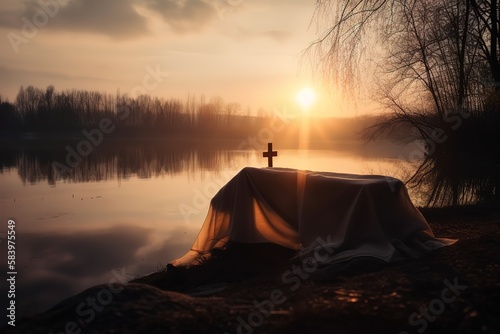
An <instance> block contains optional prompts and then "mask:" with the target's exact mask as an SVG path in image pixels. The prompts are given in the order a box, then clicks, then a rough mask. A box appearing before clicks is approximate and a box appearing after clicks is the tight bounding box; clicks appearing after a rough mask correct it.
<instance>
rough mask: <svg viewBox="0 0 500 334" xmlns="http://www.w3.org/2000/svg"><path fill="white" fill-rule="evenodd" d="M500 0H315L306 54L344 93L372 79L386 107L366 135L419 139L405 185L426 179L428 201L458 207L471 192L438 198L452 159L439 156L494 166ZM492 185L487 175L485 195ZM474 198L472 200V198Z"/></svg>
mask: <svg viewBox="0 0 500 334" xmlns="http://www.w3.org/2000/svg"><path fill="white" fill-rule="evenodd" d="M499 3H500V1H498V0H489V1H480V0H452V1H450V0H358V1H350V0H341V1H321V2H318V9H317V11H316V14H315V15H316V19H317V21H318V23H319V24H320V29H323V32H322V35H321V36H320V38H319V39H318V40H317V41H315V42H314V43H312V44H311V45H310V47H309V48H308V49H307V50H306V55H312V56H313V57H315V58H316V59H318V60H319V65H318V66H319V70H320V71H321V73H322V74H323V76H324V79H326V80H327V81H329V82H334V83H336V84H337V85H341V86H343V87H346V92H347V93H352V92H353V91H354V90H355V89H358V88H359V87H366V86H363V81H367V80H373V81H372V82H370V86H372V87H377V88H376V91H377V92H376V97H377V100H378V101H379V102H381V103H382V104H383V106H384V107H385V109H386V110H389V111H390V113H389V114H388V115H387V116H386V117H384V118H382V122H380V123H379V124H377V125H376V126H373V127H371V128H370V129H369V131H368V132H367V137H368V138H374V137H375V136H378V135H381V134H383V133H386V132H389V133H390V132H394V131H400V129H401V128H406V129H408V135H407V136H406V139H407V140H408V141H413V140H416V139H418V140H421V141H423V142H424V143H425V147H426V151H425V156H424V155H423V156H422V158H423V162H422V164H421V165H420V166H419V167H418V168H417V171H416V173H415V174H414V175H413V176H412V177H411V178H410V179H409V180H408V183H409V184H410V185H413V186H418V187H422V188H425V187H427V186H428V184H429V181H432V182H433V183H434V186H433V187H432V189H431V191H430V195H429V204H460V203H466V202H469V201H470V198H471V197H470V196H467V195H466V192H468V191H469V190H470V189H469V188H467V189H466V187H465V188H463V187H459V186H452V187H451V190H452V191H454V192H455V194H454V195H452V196H445V195H444V194H445V192H446V191H449V190H450V187H443V186H441V185H443V184H446V182H443V176H444V175H447V174H448V175H451V173H452V171H451V170H450V168H452V166H449V165H448V164H444V163H443V159H442V157H445V156H447V157H451V156H453V160H454V161H455V162H456V163H461V164H464V163H465V162H466V161H475V162H477V165H478V164H483V163H484V162H487V163H488V166H490V165H492V166H497V165H498V163H499V156H500V154H499V150H498V149H497V148H496V147H497V144H496V143H497V142H498V140H499V139H500V138H499V135H498V130H497V129H498V126H499V124H500V123H499V119H500V118H499V115H500V66H499V64H500V54H499V48H500V43H499V41H500V39H499V38H500V36H499V22H500V21H499V15H500V14H499ZM370 70H371V71H370ZM366 73H372V74H373V75H372V76H369V75H366ZM467 165H468V166H469V168H472V166H471V165H470V164H467ZM440 168H442V169H443V170H441V171H439V172H438V170H439V169H440ZM480 168H482V167H480ZM497 169H498V168H497ZM491 170H492V171H495V168H492V169H491ZM495 173H498V171H497V172H495ZM436 175H440V176H439V178H437V177H436ZM492 177H493V176H492ZM493 178H495V179H498V176H494V177H493ZM438 179H439V180H441V181H439V180H438ZM455 179H458V178H455ZM438 181H439V182H438ZM496 183H497V181H494V182H493V181H492V182H491V184H490V185H491V187H490V192H494V191H495V184H496ZM483 188H484V187H483ZM497 193H498V191H497ZM475 195H477V196H472V198H474V200H477V199H479V198H480V197H481V196H480V194H479V193H477V194H475Z"/></svg>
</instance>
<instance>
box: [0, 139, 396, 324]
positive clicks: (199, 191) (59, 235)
mask: <svg viewBox="0 0 500 334" xmlns="http://www.w3.org/2000/svg"><path fill="white" fill-rule="evenodd" d="M278 151H279V154H278V157H277V158H275V162H274V165H275V167H289V168H299V169H308V170H318V171H333V172H341V173H353V174H384V175H391V176H396V177H404V175H402V173H404V169H402V168H400V166H401V165H398V164H397V163H396V162H397V161H398V160H397V157H396V156H397V155H396V154H386V155H385V156H384V155H382V156H380V155H379V156H377V154H359V153H352V152H347V151H341V150H335V151H334V150H311V151H309V152H308V155H307V160H304V159H301V154H300V152H299V151H297V150H279V148H278ZM155 154H156V153H154V154H153V153H151V154H147V152H146V153H144V152H135V151H134V155H127V156H123V155H121V156H120V155H118V156H113V155H111V156H110V157H109V159H108V157H106V156H102V157H98V158H95V161H94V163H93V164H92V163H88V164H87V165H85V166H81V167H79V169H78V173H77V174H78V175H74V177H73V178H67V179H57V178H56V179H51V176H50V170H49V169H48V167H47V166H50V161H51V160H50V159H44V158H40V156H34V157H30V156H28V155H22V156H20V157H18V158H16V159H15V161H16V164H15V165H13V166H9V167H7V168H4V169H3V172H1V173H0V184H1V185H2V187H1V189H0V221H1V222H2V224H5V225H3V226H6V223H7V220H8V219H14V220H15V221H16V223H17V225H16V226H17V235H18V238H17V240H16V241H17V265H18V268H19V270H18V272H19V276H18V282H17V285H18V292H19V293H18V295H17V303H18V315H19V316H22V315H26V314H31V313H34V312H38V311H40V310H43V309H46V308H48V307H50V306H52V305H53V304H54V303H55V302H58V301H60V300H61V299H63V298H66V297H69V296H71V295H73V294H75V293H78V292H80V291H82V290H83V289H85V288H88V287H90V286H92V285H96V284H99V283H103V282H107V281H109V280H110V278H111V277H112V274H111V272H112V270H113V269H115V270H116V269H120V268H123V267H125V268H126V271H127V273H129V274H130V275H131V276H142V275H145V274H148V273H150V272H152V271H155V270H157V269H158V268H162V267H163V266H165V265H166V264H167V263H168V262H170V261H172V260H174V259H175V258H177V257H180V256H181V255H183V254H184V253H185V252H186V251H187V250H188V249H189V248H190V246H191V244H192V242H193V241H194V239H195V238H196V235H197V233H198V231H199V229H200V227H201V224H202V223H203V220H204V218H205V215H206V213H207V210H208V205H209V200H210V198H211V197H212V196H213V195H215V193H216V191H217V190H218V188H220V186H222V185H223V184H225V183H226V182H227V181H228V180H229V179H230V178H231V177H232V176H234V175H235V174H236V173H237V172H238V171H239V170H240V169H241V168H243V167H245V166H253V167H265V165H266V163H267V160H266V159H263V158H262V153H261V152H250V151H245V152H242V151H228V150H219V151H210V152H205V151H203V152H200V151H195V152H194V153H189V154H184V153H178V154H177V153H176V155H174V156H169V155H168V156H165V155H161V154H160V155H155ZM106 159H108V160H106ZM182 205H185V206H189V207H191V208H192V209H193V211H191V212H189V215H186V213H184V214H183V213H182V212H181V211H182V209H180V208H181V207H182ZM3 231H5V227H3V228H2V232H3ZM5 266H6V264H5V263H2V264H1V267H0V268H1V269H2V270H4V271H6V267H5ZM349 298H351V296H349ZM352 298H356V297H355V296H354V297H352Z"/></svg>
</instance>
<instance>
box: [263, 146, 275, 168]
mask: <svg viewBox="0 0 500 334" xmlns="http://www.w3.org/2000/svg"><path fill="white" fill-rule="evenodd" d="M262 156H263V157H264V158H267V166H268V167H273V157H277V156H278V151H273V143H268V144H267V152H264V153H262Z"/></svg>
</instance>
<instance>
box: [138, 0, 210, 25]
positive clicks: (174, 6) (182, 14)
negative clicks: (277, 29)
mask: <svg viewBox="0 0 500 334" xmlns="http://www.w3.org/2000/svg"><path fill="white" fill-rule="evenodd" d="M212 2H213V3H215V0H214V1H212ZM145 6H146V8H148V9H150V10H152V11H154V12H156V13H158V14H160V15H161V17H162V18H163V20H164V21H165V23H167V24H168V25H169V26H170V28H171V29H172V31H174V32H176V33H186V32H195V31H199V30H202V29H203V28H204V27H205V26H206V25H207V24H208V23H210V22H211V21H212V20H214V19H215V18H216V17H217V11H216V7H215V6H214V5H213V4H211V3H210V2H208V1H203V0H146V1H145Z"/></svg>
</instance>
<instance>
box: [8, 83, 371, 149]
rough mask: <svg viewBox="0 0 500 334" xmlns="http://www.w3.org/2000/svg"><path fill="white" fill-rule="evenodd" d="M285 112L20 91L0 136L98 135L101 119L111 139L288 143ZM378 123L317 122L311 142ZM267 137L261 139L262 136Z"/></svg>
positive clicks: (353, 134) (295, 123) (218, 102)
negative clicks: (94, 131)
mask: <svg viewBox="0 0 500 334" xmlns="http://www.w3.org/2000/svg"><path fill="white" fill-rule="evenodd" d="M293 116H295V115H293V114H291V113H290V111H287V110H273V111H269V110H264V109H259V110H258V111H257V113H251V112H250V110H249V109H247V110H242V108H241V106H240V105H239V104H238V103H225V102H224V101H223V99H222V98H220V97H215V98H211V99H209V100H208V101H207V100H205V98H204V97H201V98H198V99H197V98H195V97H192V96H189V97H188V98H187V99H186V101H181V100H179V99H173V98H171V99H164V98H157V97H151V96H148V95H141V96H138V97H135V98H133V97H130V96H127V95H123V94H120V93H117V94H116V95H113V94H108V93H102V92H97V91H85V90H65V91H56V90H55V89H54V87H53V86H48V87H47V88H46V89H45V90H43V89H39V88H36V87H33V86H28V87H26V88H24V87H21V88H20V89H19V92H18V94H17V97H16V99H15V102H14V103H10V102H7V101H2V98H1V97H0V133H3V134H4V136H5V135H6V134H13V135H16V134H23V133H27V132H29V133H38V134H42V135H43V134H46V135H53V134H74V133H80V132H81V131H82V130H92V129H98V128H99V127H100V124H101V121H102V120H103V119H109V120H111V123H110V124H112V129H113V131H112V134H110V135H113V136H121V137H130V136H132V137H134V136H135V137H141V136H147V137H151V136H154V137H168V136H175V137H179V136H185V137H187V138H212V137H220V138H246V137H248V136H256V135H257V134H259V133H262V130H263V129H266V128H270V129H272V130H273V132H274V133H273V135H276V136H278V134H277V133H276V132H280V133H279V137H280V138H281V139H284V140H287V141H292V142H293V141H294V140H296V139H297V138H298V136H299V131H300V127H301V124H302V120H301V118H300V117H293ZM376 121H377V119H376V118H363V119H361V118H356V119H321V120H316V121H314V120H313V121H312V122H311V127H313V128H317V131H311V134H312V137H311V140H336V139H343V140H344V139H357V138H359V135H360V133H361V132H362V130H363V129H364V128H365V127H367V126H370V125H372V124H373V123H374V122H376ZM265 135H269V133H267V134H266V133H263V134H262V136H263V137H264V136H265Z"/></svg>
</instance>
